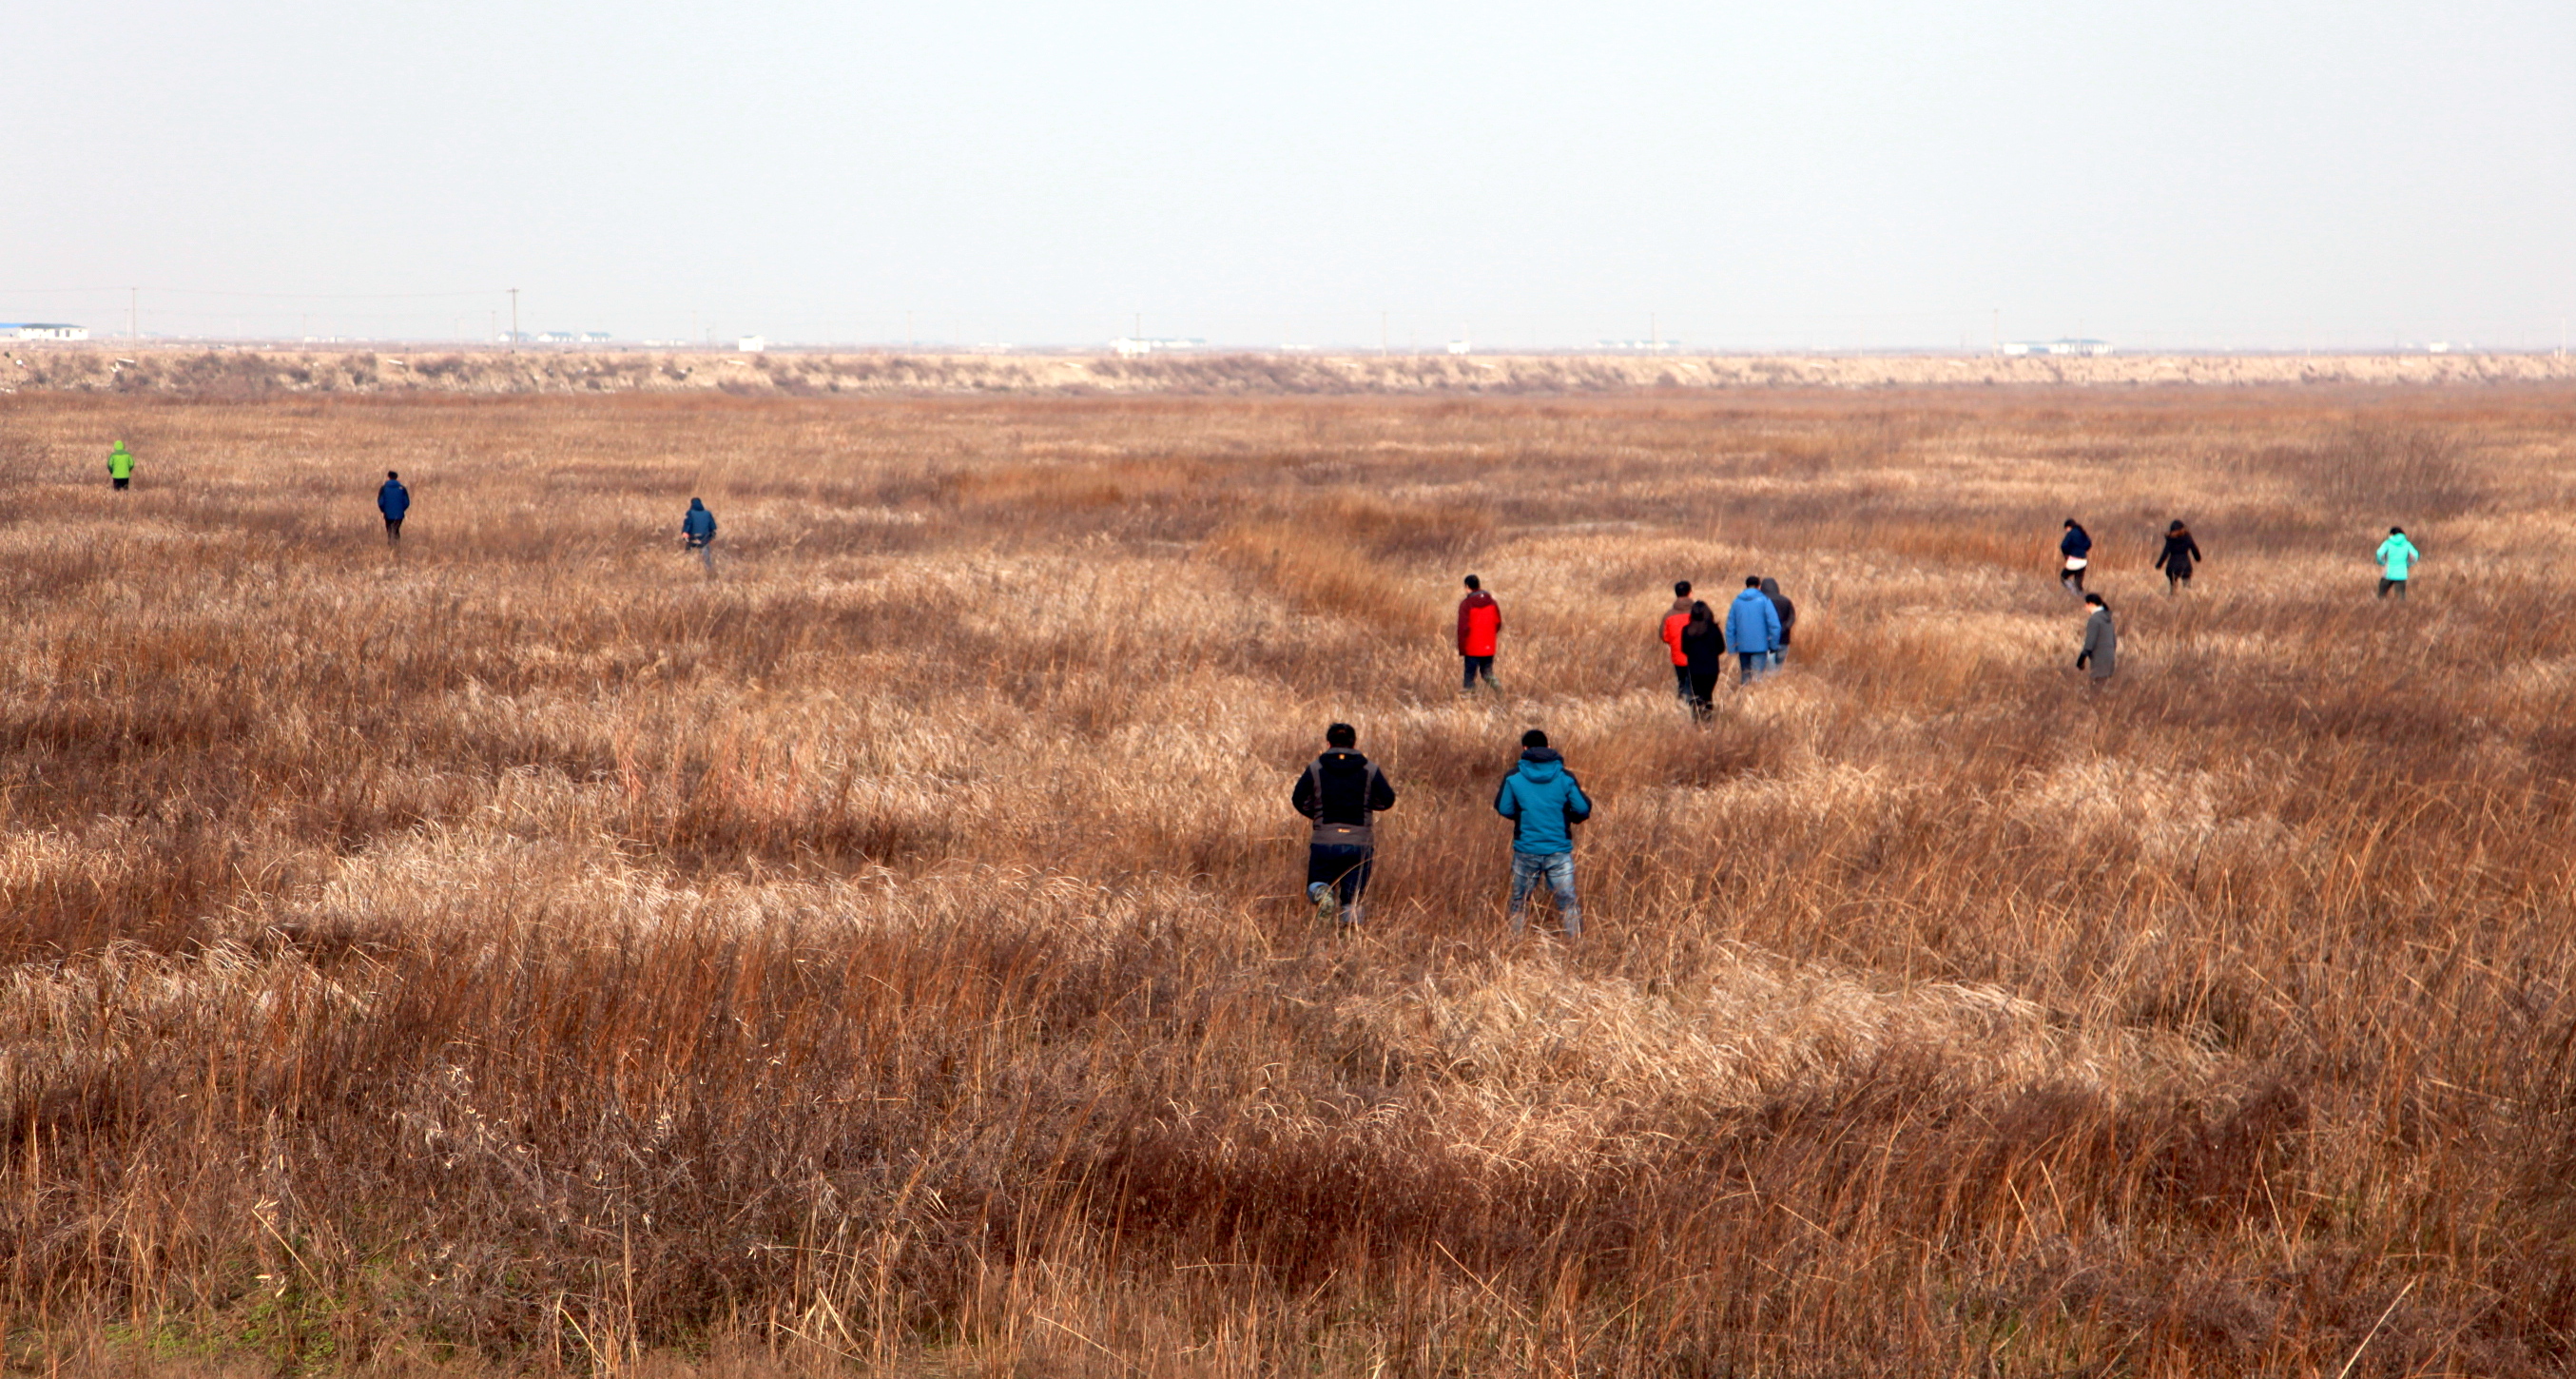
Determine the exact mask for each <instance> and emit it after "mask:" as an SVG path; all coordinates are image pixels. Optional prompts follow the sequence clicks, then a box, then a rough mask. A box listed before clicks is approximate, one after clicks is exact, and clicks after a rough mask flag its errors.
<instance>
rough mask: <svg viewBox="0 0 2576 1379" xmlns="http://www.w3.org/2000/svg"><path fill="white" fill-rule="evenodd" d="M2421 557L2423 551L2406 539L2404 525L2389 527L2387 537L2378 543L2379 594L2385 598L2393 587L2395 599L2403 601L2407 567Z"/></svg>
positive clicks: (2404, 598) (2422, 556) (2404, 599)
mask: <svg viewBox="0 0 2576 1379" xmlns="http://www.w3.org/2000/svg"><path fill="white" fill-rule="evenodd" d="M2423 558H2424V553H2423V552H2422V551H2419V550H2417V549H2415V543H2414V542H2412V541H2409V540H2407V539H2406V529H2405V528H2404V527H2390V528H2389V529H2388V539H2387V540H2385V541H2382V542H2380V543H2379V596H2380V597H2381V598H2386V597H2388V591H2389V590H2391V589H2394V590H2396V591H2397V601H2398V602H2400V603H2403V602H2405V601H2406V575H2407V569H2408V567H2409V566H2411V565H2413V564H2414V563H2415V562H2416V561H2419V560H2422V559H2423Z"/></svg>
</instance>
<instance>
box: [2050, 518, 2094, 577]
mask: <svg viewBox="0 0 2576 1379" xmlns="http://www.w3.org/2000/svg"><path fill="white" fill-rule="evenodd" d="M2057 553H2058V554H2059V555H2061V556H2063V557H2065V559H2066V567H2065V568H2064V569H2063V570H2061V571H2060V572H2059V573H2058V576H2057V582H2058V583H2060V584H2063V585H2065V586H2066V592H2068V593H2070V594H2081V593H2083V592H2084V568H2085V567H2086V566H2088V565H2090V564H2092V563H2093V533H2091V532H2088V531H2086V530H2084V524H2083V523H2081V522H2078V521H2076V520H2075V519H2074V518H2072V517H2069V518H2067V519H2066V535H2064V536H2062V537H2059V538H2058V541H2057Z"/></svg>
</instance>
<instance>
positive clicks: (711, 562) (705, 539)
mask: <svg viewBox="0 0 2576 1379" xmlns="http://www.w3.org/2000/svg"><path fill="white" fill-rule="evenodd" d="M680 539H681V540H682V541H683V542H685V543H686V544H687V546H688V549H690V550H693V551H696V552H697V553H698V559H699V560H701V561H703V562H705V564H706V567H707V574H708V575H709V576H713V575H714V574H715V572H716V515H715V514H714V513H712V512H709V511H707V504H706V500H705V499H703V498H692V499H690V500H689V510H688V511H687V512H685V513H682V514H681V515H680Z"/></svg>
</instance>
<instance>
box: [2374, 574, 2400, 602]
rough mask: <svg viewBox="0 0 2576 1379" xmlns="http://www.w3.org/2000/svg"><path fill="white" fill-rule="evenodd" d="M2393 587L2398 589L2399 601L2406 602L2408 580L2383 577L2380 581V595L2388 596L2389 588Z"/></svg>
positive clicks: (2382, 596)
mask: <svg viewBox="0 0 2576 1379" xmlns="http://www.w3.org/2000/svg"><path fill="white" fill-rule="evenodd" d="M2391 589H2394V590H2396V591H2397V600H2398V602H2400V603H2403V602H2405V601H2406V581H2404V580H2402V579H2386V578H2383V579H2381V580H2380V581H2379V596H2380V597H2381V598H2386V597H2388V591H2389V590H2391Z"/></svg>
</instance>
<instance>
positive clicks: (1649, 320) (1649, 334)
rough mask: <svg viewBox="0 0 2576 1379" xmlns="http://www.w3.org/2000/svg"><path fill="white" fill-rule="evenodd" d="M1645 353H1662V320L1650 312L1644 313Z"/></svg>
mask: <svg viewBox="0 0 2576 1379" xmlns="http://www.w3.org/2000/svg"><path fill="white" fill-rule="evenodd" d="M1646 352H1647V353H1648V354H1661V353H1663V352H1664V318H1663V317H1661V316H1659V315H1657V314H1655V313H1654V312H1651V311H1649V312H1647V313H1646Z"/></svg>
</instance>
